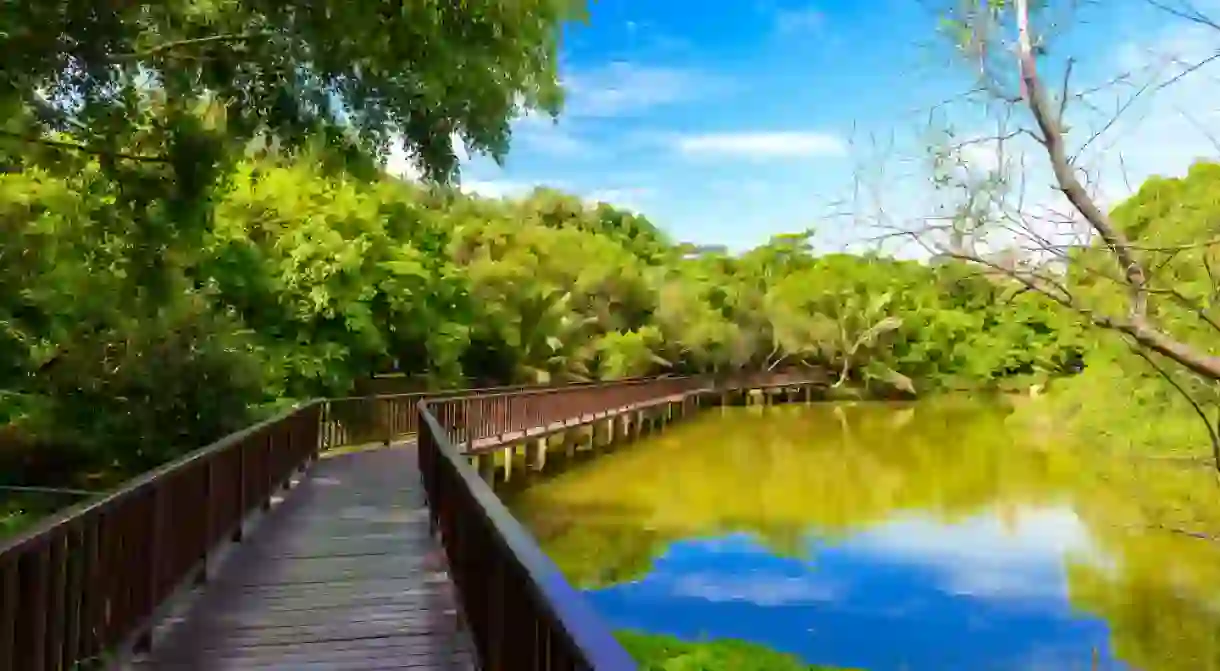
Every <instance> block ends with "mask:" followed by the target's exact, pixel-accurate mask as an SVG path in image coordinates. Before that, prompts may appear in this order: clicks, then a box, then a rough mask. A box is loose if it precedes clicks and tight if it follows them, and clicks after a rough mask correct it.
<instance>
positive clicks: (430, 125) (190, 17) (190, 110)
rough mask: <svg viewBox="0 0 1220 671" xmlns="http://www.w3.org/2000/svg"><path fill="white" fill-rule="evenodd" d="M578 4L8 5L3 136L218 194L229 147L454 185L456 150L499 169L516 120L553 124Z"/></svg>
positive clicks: (57, 1) (561, 0)
mask: <svg viewBox="0 0 1220 671" xmlns="http://www.w3.org/2000/svg"><path fill="white" fill-rule="evenodd" d="M577 9H578V7H577V5H576V4H575V3H573V2H569V1H568V0H525V1H524V2H513V3H507V4H506V3H502V2H496V1H495V0H474V1H473V2H460V3H454V2H444V1H440V0H424V1H420V2H407V3H399V2H380V1H377V0H361V1H358V2H333V1H330V0H327V1H324V2H271V1H267V0H253V1H251V2H240V3H238V2H220V3H215V2H203V1H200V0H176V1H173V2H165V3H156V4H149V3H117V4H116V3H109V4H106V5H104V6H100V5H98V4H97V3H95V2H87V1H85V0H52V1H51V2H42V3H28V2H5V3H4V12H3V14H2V16H0V49H2V50H3V52H4V53H5V54H6V64H5V68H4V70H3V72H2V73H0V112H3V113H4V114H3V116H4V117H5V118H6V119H7V122H6V124H5V126H4V128H3V132H2V134H3V136H5V137H8V138H11V139H17V140H20V141H21V142H23V143H31V144H37V145H41V146H43V147H46V148H50V149H53V150H57V151H60V150H67V151H71V152H78V153H85V154H91V155H95V156H99V157H102V158H104V159H105V160H106V161H108V162H109V161H115V162H125V163H131V164H148V165H164V166H167V167H168V168H169V169H170V170H172V172H173V174H174V176H175V177H176V178H177V179H178V180H179V181H183V180H186V181H187V184H186V185H185V186H184V187H183V188H184V190H185V191H188V192H189V191H190V189H189V188H188V187H190V186H198V185H206V184H209V183H210V180H209V179H208V178H209V177H211V176H214V174H215V173H214V170H215V169H216V168H215V165H214V163H215V161H216V160H218V159H219V158H220V156H221V155H222V154H223V153H224V150H226V149H239V150H240V149H244V148H245V147H246V145H247V143H248V142H250V141H251V140H254V139H256V138H259V139H261V140H262V141H263V142H271V143H273V144H278V143H283V144H284V145H285V146H293V145H298V144H300V143H301V142H302V141H304V140H306V139H307V138H310V137H313V136H316V135H317V134H318V133H322V137H323V138H324V139H326V140H327V141H328V142H330V143H339V144H340V145H342V144H347V143H350V144H351V145H352V146H354V147H357V148H359V149H363V150H371V151H373V152H375V153H377V154H380V155H384V154H385V153H386V151H387V150H388V149H389V147H390V145H391V144H392V142H393V141H394V140H395V139H396V138H398V137H401V138H402V139H403V140H404V141H405V143H406V145H407V149H408V150H409V152H410V153H411V154H412V155H413V156H414V157H415V159H416V160H417V162H418V163H419V166H420V167H421V168H422V169H423V170H424V172H425V173H426V174H427V175H428V176H430V177H432V178H435V179H438V180H441V181H445V180H448V179H450V178H453V177H455V176H456V175H457V171H458V159H457V153H456V149H455V147H454V145H453V141H452V139H451V138H454V137H456V138H459V139H460V140H461V141H462V142H463V143H464V144H465V145H466V146H467V147H468V148H470V149H472V150H475V151H485V152H488V153H490V154H491V155H492V156H494V157H496V158H502V157H503V156H504V153H505V151H506V150H507V147H508V141H509V136H510V130H509V122H510V121H511V120H512V119H513V118H514V117H516V116H517V115H518V114H520V113H521V112H523V111H525V110H529V109H542V110H545V111H547V112H550V113H552V114H554V113H556V112H557V110H558V107H559V103H560V89H559V87H558V84H557V81H556V63H555V61H556V46H557V42H558V27H559V24H560V22H561V21H563V20H565V19H568V18H572V17H574V16H575V15H576V12H577Z"/></svg>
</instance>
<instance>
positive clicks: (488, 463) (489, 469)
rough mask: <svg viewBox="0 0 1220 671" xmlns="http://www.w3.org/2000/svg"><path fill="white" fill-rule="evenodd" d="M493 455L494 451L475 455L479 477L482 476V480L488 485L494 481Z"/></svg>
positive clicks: (494, 457) (494, 465) (494, 460)
mask: <svg viewBox="0 0 1220 671" xmlns="http://www.w3.org/2000/svg"><path fill="white" fill-rule="evenodd" d="M495 455H496V453H495V452H484V453H482V454H480V455H478V456H477V457H475V459H476V460H477V462H478V471H479V477H481V478H483V480H484V481H485V482H486V483H487V484H489V485H490V484H492V483H494V482H495V479H496V456H495Z"/></svg>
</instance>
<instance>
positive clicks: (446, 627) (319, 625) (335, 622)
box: [125, 445, 474, 671]
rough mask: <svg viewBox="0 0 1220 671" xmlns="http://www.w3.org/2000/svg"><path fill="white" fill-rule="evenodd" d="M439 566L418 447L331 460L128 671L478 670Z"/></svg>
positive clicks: (227, 562) (297, 489)
mask: <svg viewBox="0 0 1220 671" xmlns="http://www.w3.org/2000/svg"><path fill="white" fill-rule="evenodd" d="M443 556H444V555H443V553H441V552H440V551H439V546H438V545H437V544H436V543H435V542H434V541H433V539H432V538H431V537H430V536H429V534H428V516H427V510H426V508H425V506H424V501H423V495H422V485H421V484H420V481H419V471H418V466H417V463H416V453H415V448H414V445H408V446H397V447H392V448H379V449H372V450H366V451H357V452H352V453H348V454H343V455H339V456H335V457H332V458H329V459H323V460H322V461H320V462H319V463H318V464H317V465H315V466H314V467H313V468H312V469H311V470H310V471H309V473H308V474H307V475H306V477H305V479H304V481H303V482H302V483H301V484H299V485H298V486H297V487H295V488H294V489H293V490H292V491H291V492H290V493H289V495H288V496H287V497H286V499H285V500H284V501H283V502H282V503H281V504H280V505H278V506H277V507H275V508H274V509H273V510H272V511H271V512H270V513H268V514H267V516H266V517H265V519H263V520H262V521H261V522H260V523H259V524H258V525H257V527H256V528H255V530H254V533H252V534H251V535H250V536H249V537H247V539H246V541H245V542H243V543H241V544H238V545H236V546H234V548H233V551H232V555H231V556H230V557H228V558H227V559H226V560H225V561H223V562H222V564H221V565H220V567H219V570H218V571H217V573H216V575H214V576H213V577H212V579H211V580H210V582H209V583H208V584H207V585H206V586H204V587H202V588H200V589H201V590H202V591H201V592H200V593H199V594H198V595H197V596H195V597H194V598H193V599H191V600H190V602H189V603H188V604H186V605H185V606H184V607H183V608H182V609H181V612H178V613H174V614H173V615H172V616H170V617H168V618H167V619H166V621H165V622H164V623H162V625H161V626H160V627H159V628H158V631H157V632H156V636H155V638H154V646H153V650H152V652H151V653H149V654H147V655H144V656H142V657H138V658H136V659H134V660H131V661H130V662H128V663H127V664H126V665H125V666H126V667H127V668H129V669H133V670H138V671H148V670H149V669H173V670H181V671H186V670H188V669H190V670H195V669H197V670H199V671H219V670H226V671H227V670H237V669H282V670H284V671H288V670H290V669H291V670H296V669H333V670H343V669H404V668H409V669H420V670H421V671H422V670H423V669H462V670H466V669H473V668H474V662H473V660H474V656H473V646H472V645H471V643H470V641H469V638H468V636H467V635H466V632H465V631H464V630H462V629H461V627H460V625H459V624H458V619H457V616H456V605H455V603H456V601H455V598H454V595H453V593H452V586H451V584H450V583H449V581H448V577H447V575H446V574H445V573H444V572H443V571H438V570H436V569H437V568H439V567H440V566H442V564H441V562H443V559H442V558H443ZM430 563H431V564H434V565H433V566H429V564H430Z"/></svg>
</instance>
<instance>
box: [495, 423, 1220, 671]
mask: <svg viewBox="0 0 1220 671" xmlns="http://www.w3.org/2000/svg"><path fill="white" fill-rule="evenodd" d="M1007 414H1008V410H1007V409H1005V408H1004V407H1001V406H999V405H984V404H977V403H971V402H965V401H960V400H955V399H946V400H943V401H937V402H919V403H910V404H890V403H857V404H845V405H839V404H813V405H792V406H777V407H771V408H758V407H755V408H715V409H710V410H706V411H704V412H703V413H702V414H701V415H700V416H698V417H696V418H694V419H691V420H688V421H686V422H684V423H679V424H676V425H674V426H673V427H672V428H670V429H669V430H667V431H666V432H665V433H662V434H660V435H659V436H657V437H654V438H649V439H646V440H644V441H641V442H639V443H636V444H634V445H630V446H624V447H620V448H617V449H616V450H615V451H613V452H611V453H607V454H604V455H601V456H598V457H597V458H595V459H592V460H590V461H588V462H585V463H583V464H580V465H578V466H575V467H572V468H571V469H569V470H568V471H566V472H564V473H562V474H559V475H557V476H554V477H549V478H546V479H544V480H542V481H540V482H538V483H536V484H534V485H532V486H530V487H529V488H527V489H525V490H524V491H522V492H520V493H517V494H515V495H513V496H512V497H511V498H510V499H509V504H510V506H511V507H512V509H513V511H514V513H515V514H516V515H517V516H518V518H519V519H520V520H521V521H522V522H523V523H524V524H525V525H526V526H527V527H528V528H530V529H531V530H532V532H533V533H534V535H535V537H536V538H537V539H538V541H539V543H540V544H541V545H542V547H543V549H544V550H545V551H546V552H547V553H548V554H549V555H550V556H551V557H552V558H553V559H554V560H555V561H556V563H557V564H558V565H559V566H560V568H561V569H562V570H563V571H564V573H565V574H566V575H567V576H568V578H569V580H570V581H571V582H572V583H573V584H574V585H576V586H577V587H578V588H580V589H582V590H583V591H584V592H585V593H586V594H587V595H588V597H589V598H590V600H591V602H592V603H593V605H594V606H595V607H596V608H597V609H599V611H600V612H601V613H602V614H603V616H604V617H605V618H606V619H607V620H608V622H609V623H610V624H611V625H612V626H613V627H614V628H616V629H619V630H634V631H643V632H648V633H655V634H668V635H673V636H676V637H678V638H680V639H684V640H688V641H697V640H705V639H706V640H716V639H739V640H744V641H749V642H752V643H756V644H760V645H764V646H766V647H768V648H771V649H774V650H777V651H781V652H784V653H789V654H792V655H795V656H797V657H799V658H800V659H801V660H803V661H805V662H807V663H809V664H817V665H825V666H827V667H832V668H852V669H871V670H873V671H890V670H893V671H899V670H906V671H920V670H924V669H936V670H952V669H963V670H970V671H977V670H982V669H995V670H1022V671H1026V670H1031V669H1054V670H1056V671H1058V670H1065V671H1066V670H1071V669H1082V670H1091V669H1133V670H1134V669H1139V670H1142V671H1161V670H1165V671H1169V670H1175V671H1176V670H1179V669H1180V670H1182V671H1187V670H1189V671H1207V670H1210V669H1220V550H1218V549H1220V544H1217V543H1215V542H1213V541H1211V540H1207V539H1200V538H1197V537H1195V536H1192V535H1190V534H1191V533H1196V532H1197V531H1199V530H1211V531H1212V532H1215V531H1217V530H1220V506H1217V500H1220V496H1217V492H1218V491H1220V490H1218V489H1217V484H1216V482H1215V480H1214V476H1212V475H1211V474H1210V473H1209V471H1208V469H1204V468H1198V467H1197V466H1194V467H1185V466H1182V465H1168V464H1165V463H1159V462H1153V461H1150V460H1142V461H1141V460H1130V459H1128V460H1121V461H1120V460H1117V459H1107V458H1105V457H1104V456H1103V455H1104V452H1103V451H1101V450H1097V449H1092V450H1089V449H1080V448H1075V449H1069V448H1068V447H1067V446H1063V445H1053V444H1051V445H1048V444H1047V443H1046V441H1045V439H1042V440H1041V441H1040V442H1038V443H1034V441H1033V440H1032V439H1031V438H1029V437H1027V435H1026V434H1025V433H1024V432H1022V431H1020V430H1018V429H1017V428H1016V427H1015V425H1014V424H1013V422H1010V421H1007V417H1006V415H1007Z"/></svg>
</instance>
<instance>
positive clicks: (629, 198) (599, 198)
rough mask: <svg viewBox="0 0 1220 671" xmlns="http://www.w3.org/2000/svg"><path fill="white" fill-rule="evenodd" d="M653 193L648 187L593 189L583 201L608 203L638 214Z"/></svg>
mask: <svg viewBox="0 0 1220 671" xmlns="http://www.w3.org/2000/svg"><path fill="white" fill-rule="evenodd" d="M653 192H654V191H653V189H650V188H648V187H621V188H609V189H595V190H593V191H590V192H588V193H587V194H585V200H586V201H588V202H590V203H608V204H610V205H614V206H615V207H619V208H623V209H628V210H634V211H636V212H640V211H642V210H643V209H644V208H643V207H642V205H643V203H644V202H645V201H646V200H647V199H648V197H649V196H651V195H652V194H653Z"/></svg>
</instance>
